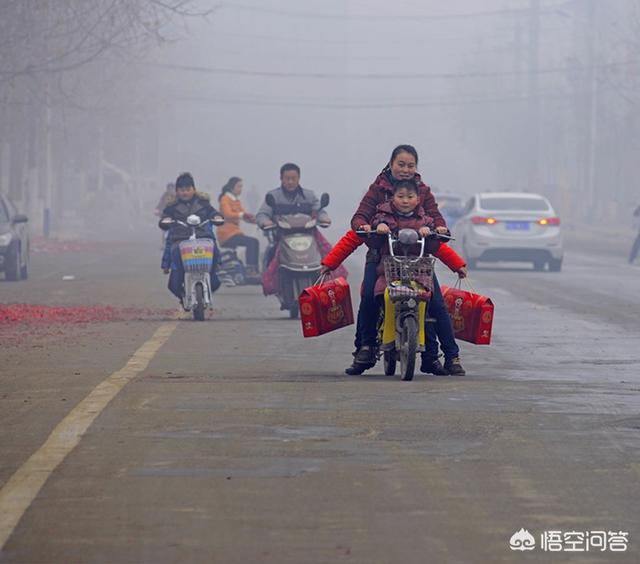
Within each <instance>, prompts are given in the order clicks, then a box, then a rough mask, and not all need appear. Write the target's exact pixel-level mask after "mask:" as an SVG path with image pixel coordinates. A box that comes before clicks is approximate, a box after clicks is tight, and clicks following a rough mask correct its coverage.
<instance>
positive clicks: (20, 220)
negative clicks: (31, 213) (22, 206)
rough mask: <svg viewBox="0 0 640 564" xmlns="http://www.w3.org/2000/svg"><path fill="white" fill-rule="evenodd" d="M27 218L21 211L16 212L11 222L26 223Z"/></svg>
mask: <svg viewBox="0 0 640 564" xmlns="http://www.w3.org/2000/svg"><path fill="white" fill-rule="evenodd" d="M28 221H29V218H28V217H27V216H26V215H24V214H23V213H17V214H16V215H14V216H13V223H27V222H28Z"/></svg>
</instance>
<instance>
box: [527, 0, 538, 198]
mask: <svg viewBox="0 0 640 564" xmlns="http://www.w3.org/2000/svg"><path fill="white" fill-rule="evenodd" d="M539 44H540V0H529V73H528V87H527V90H528V101H529V103H528V106H529V120H528V122H529V135H530V136H531V142H530V145H529V147H530V154H529V158H530V162H529V178H528V185H529V189H530V190H533V191H536V192H537V191H539V190H540V98H539V89H538V71H539Z"/></svg>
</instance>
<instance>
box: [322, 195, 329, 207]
mask: <svg viewBox="0 0 640 564" xmlns="http://www.w3.org/2000/svg"><path fill="white" fill-rule="evenodd" d="M328 205H329V194H327V193H326V192H323V194H322V195H321V196H320V208H326V207H327V206H328Z"/></svg>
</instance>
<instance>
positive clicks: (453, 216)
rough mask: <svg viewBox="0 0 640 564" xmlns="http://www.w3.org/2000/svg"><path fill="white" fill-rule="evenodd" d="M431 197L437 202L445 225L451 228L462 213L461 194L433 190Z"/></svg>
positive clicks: (462, 201)
mask: <svg viewBox="0 0 640 564" xmlns="http://www.w3.org/2000/svg"><path fill="white" fill-rule="evenodd" d="M433 197H434V198H435V199H436V202H437V203H438V208H439V210H440V213H441V214H442V216H443V217H444V220H445V221H446V222H447V227H449V229H452V228H453V226H454V225H455V224H456V222H457V221H458V219H459V218H460V216H461V215H462V211H463V209H464V205H463V203H464V200H463V198H462V196H457V195H455V194H444V193H439V192H435V193H434V194H433Z"/></svg>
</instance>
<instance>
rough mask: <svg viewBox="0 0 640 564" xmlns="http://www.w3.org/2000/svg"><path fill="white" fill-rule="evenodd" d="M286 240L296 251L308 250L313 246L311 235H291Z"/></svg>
mask: <svg viewBox="0 0 640 564" xmlns="http://www.w3.org/2000/svg"><path fill="white" fill-rule="evenodd" d="M286 241H287V245H288V246H289V248H290V249H292V250H294V251H306V250H307V249H308V248H309V247H311V237H291V238H290V239H286Z"/></svg>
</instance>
